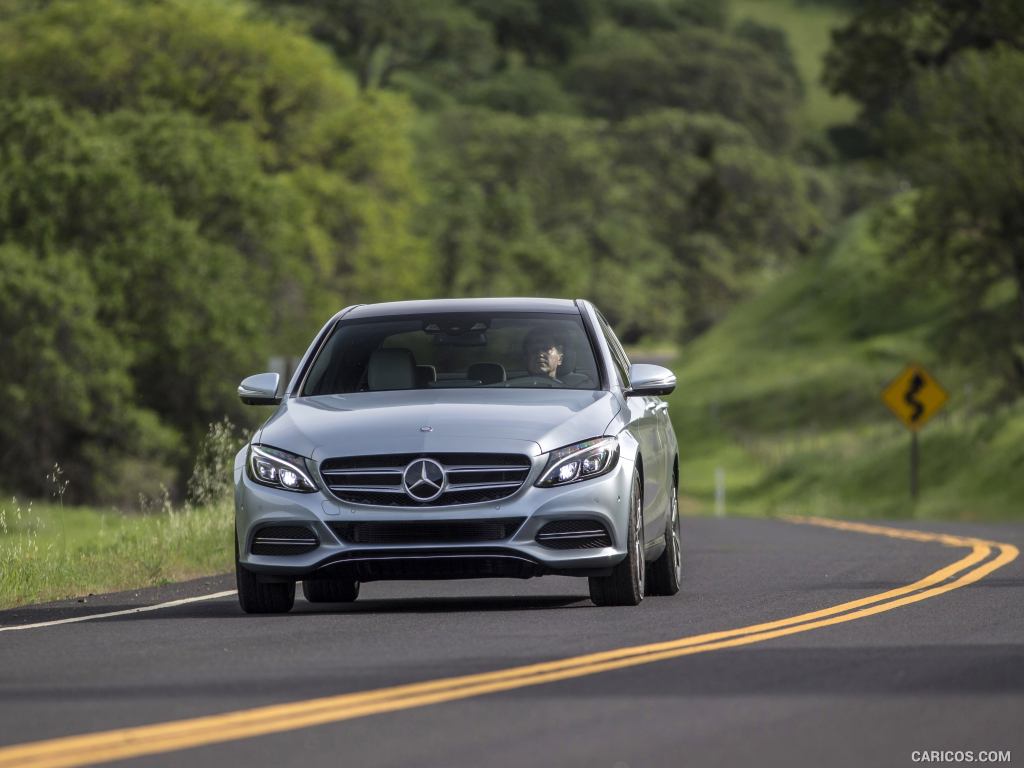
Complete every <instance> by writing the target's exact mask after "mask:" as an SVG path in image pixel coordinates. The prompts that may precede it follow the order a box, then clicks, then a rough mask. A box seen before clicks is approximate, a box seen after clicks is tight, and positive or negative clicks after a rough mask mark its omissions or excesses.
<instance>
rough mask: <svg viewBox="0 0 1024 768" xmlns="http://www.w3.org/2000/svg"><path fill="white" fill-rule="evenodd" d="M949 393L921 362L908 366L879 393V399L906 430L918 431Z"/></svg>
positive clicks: (946, 398) (944, 401) (942, 403)
mask: <svg viewBox="0 0 1024 768" xmlns="http://www.w3.org/2000/svg"><path fill="white" fill-rule="evenodd" d="M948 399H949V395H947V394H946V390H944V389H943V388H942V387H941V386H940V385H939V382H937V381H936V380H935V379H934V378H932V376H931V374H929V373H928V371H926V370H925V369H924V368H922V367H921V366H920V365H908V366H907V367H906V368H905V369H904V370H903V373H901V374H900V375H899V376H897V377H896V378H895V379H893V381H892V383H890V384H889V386H887V387H886V388H885V390H884V391H883V392H882V401H883V402H884V403H885V404H886V405H887V406H889V410H891V411H892V412H893V413H895V414H896V417H897V418H898V419H899V420H900V421H902V422H903V423H904V424H905V425H906V426H907V428H908V429H913V430H918V429H920V428H921V427H923V426H924V425H925V424H926V423H927V422H928V420H929V419H930V418H931V417H932V416H934V415H935V414H936V413H937V412H938V410H939V409H940V408H941V407H942V406H943V405H945V403H946V400H948Z"/></svg>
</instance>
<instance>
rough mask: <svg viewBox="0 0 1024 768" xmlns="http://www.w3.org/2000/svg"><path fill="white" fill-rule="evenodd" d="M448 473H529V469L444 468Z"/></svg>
mask: <svg viewBox="0 0 1024 768" xmlns="http://www.w3.org/2000/svg"><path fill="white" fill-rule="evenodd" d="M445 469H447V470H448V472H529V471H530V468H529V467H445Z"/></svg>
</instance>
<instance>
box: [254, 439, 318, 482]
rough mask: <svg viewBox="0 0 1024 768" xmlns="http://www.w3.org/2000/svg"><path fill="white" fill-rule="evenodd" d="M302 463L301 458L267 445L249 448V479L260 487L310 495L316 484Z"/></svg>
mask: <svg viewBox="0 0 1024 768" xmlns="http://www.w3.org/2000/svg"><path fill="white" fill-rule="evenodd" d="M304 463H305V462H304V461H303V459H302V457H301V456H296V455H295V454H294V453H288V452H287V451H282V450H281V449H279V448H271V447H270V446H269V445H250V446H249V458H248V461H247V464H248V469H249V478H250V479H251V480H253V481H255V482H257V483H259V484H260V485H269V486H270V487H271V488H281V489H283V490H286V491H296V492H298V493H312V492H313V491H315V490H316V483H314V482H313V479H312V478H311V477H310V476H309V474H308V473H307V472H306V470H305V469H304V468H303V465H304Z"/></svg>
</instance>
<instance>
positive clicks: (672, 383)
mask: <svg viewBox="0 0 1024 768" xmlns="http://www.w3.org/2000/svg"><path fill="white" fill-rule="evenodd" d="M629 383H630V387H629V389H628V390H626V393H625V394H626V397H643V396H646V395H668V394H670V393H671V392H672V390H674V389H675V388H676V375H675V374H674V373H672V371H670V370H669V369H668V368H662V367H661V366H660V365H649V364H647V363H636V364H634V365H631V366H629Z"/></svg>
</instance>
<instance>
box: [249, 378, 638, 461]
mask: <svg viewBox="0 0 1024 768" xmlns="http://www.w3.org/2000/svg"><path fill="white" fill-rule="evenodd" d="M620 408H621V404H620V403H619V401H618V399H617V398H616V397H615V395H613V394H612V393H611V392H606V391H603V390H597V391H594V390H538V389H499V388H494V389H475V390H464V389H437V390H403V391H395V392H358V393H354V394H348V395H323V396H319V397H301V398H286V399H285V401H284V402H283V403H282V405H281V407H280V409H279V410H278V411H277V412H276V413H275V414H274V416H273V417H271V419H270V420H269V421H268V422H267V423H266V424H265V425H264V426H263V428H262V430H261V431H260V432H259V433H258V434H257V435H256V437H255V441H256V442H260V443H264V444H266V445H271V446H274V447H277V448H281V449H284V450H288V451H291V452H293V453H297V454H299V455H302V456H307V457H309V458H312V459H314V460H315V461H322V460H323V459H326V458H329V457H333V456H355V455H368V454H376V453H420V452H438V453H441V452H456V451H458V452H462V451H472V452H486V453H492V452H493V453H506V452H511V453H525V454H527V455H536V454H538V453H544V452H547V451H550V450H552V449H554V448H559V447H561V446H563V445H569V444H571V443H574V442H578V441H580V440H585V439H587V438H589V437H596V436H598V435H602V434H605V429H606V428H607V427H608V425H609V423H610V422H611V421H612V419H613V418H614V417H615V415H616V414H617V413H618V412H619V410H620ZM427 427H429V430H427V429H426V428H427Z"/></svg>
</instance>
